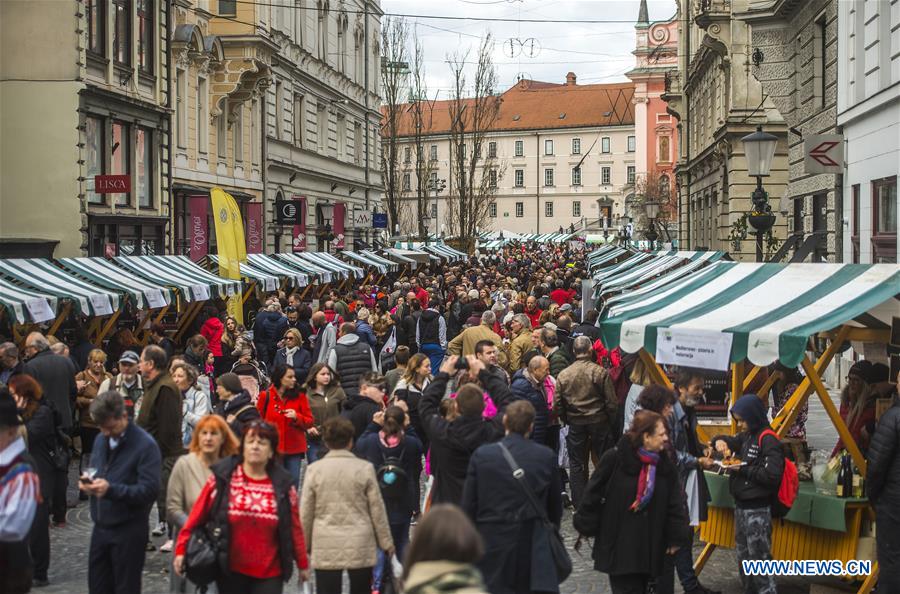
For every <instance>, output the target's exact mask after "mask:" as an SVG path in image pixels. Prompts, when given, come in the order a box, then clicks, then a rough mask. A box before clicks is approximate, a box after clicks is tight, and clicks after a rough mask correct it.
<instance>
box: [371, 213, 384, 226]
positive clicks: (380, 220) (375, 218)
mask: <svg viewBox="0 0 900 594" xmlns="http://www.w3.org/2000/svg"><path fill="white" fill-rule="evenodd" d="M387 226H388V217H387V213H386V212H376V213H374V214H372V228H373V229H387Z"/></svg>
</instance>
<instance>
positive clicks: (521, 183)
mask: <svg viewBox="0 0 900 594" xmlns="http://www.w3.org/2000/svg"><path fill="white" fill-rule="evenodd" d="M513 177H514V178H515V180H514V181H515V183H516V187H517V188H524V187H525V170H524V169H516V170H515V171H514V172H513Z"/></svg>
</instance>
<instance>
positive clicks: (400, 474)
mask: <svg viewBox="0 0 900 594" xmlns="http://www.w3.org/2000/svg"><path fill="white" fill-rule="evenodd" d="M405 450H406V448H405V447H404V448H403V449H401V450H400V455H399V456H385V455H384V453H382V454H381V459H382V463H381V466H379V467H378V470H376V471H375V476H376V477H377V478H378V486H379V487H381V495H382V497H384V498H385V499H400V498H402V497H404V496H405V495H406V493H407V492H408V490H409V476H408V475H407V474H406V471H405V470H404V469H403V452H404V451H405Z"/></svg>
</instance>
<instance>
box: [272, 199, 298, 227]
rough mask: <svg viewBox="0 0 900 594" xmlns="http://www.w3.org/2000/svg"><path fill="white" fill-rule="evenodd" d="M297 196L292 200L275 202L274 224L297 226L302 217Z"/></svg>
mask: <svg viewBox="0 0 900 594" xmlns="http://www.w3.org/2000/svg"><path fill="white" fill-rule="evenodd" d="M297 198H299V197H298V196H295V197H294V199H293V200H276V201H275V222H276V223H278V224H279V225H299V224H301V223H300V219H301V217H302V212H301V210H300V204H299V203H298V201H297Z"/></svg>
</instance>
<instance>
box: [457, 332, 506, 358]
mask: <svg viewBox="0 0 900 594" xmlns="http://www.w3.org/2000/svg"><path fill="white" fill-rule="evenodd" d="M482 340H490V341H491V342H493V343H494V344H495V345H497V349H498V350H502V349H503V340H501V339H500V336H499V335H498V334H497V333H496V332H494V331H493V330H491V329H490V327H488V326H485V325H484V324H479V325H477V326H472V327H471V328H466V329H465V330H463V331H462V332H460V333H459V334H458V335H457V336H456V338H454V339H453V340H451V341H450V344H448V345H447V354H449V355H460V354H461V355H463V356H466V355H474V354H475V345H476V344H478V343H479V342H481V341H482Z"/></svg>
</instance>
